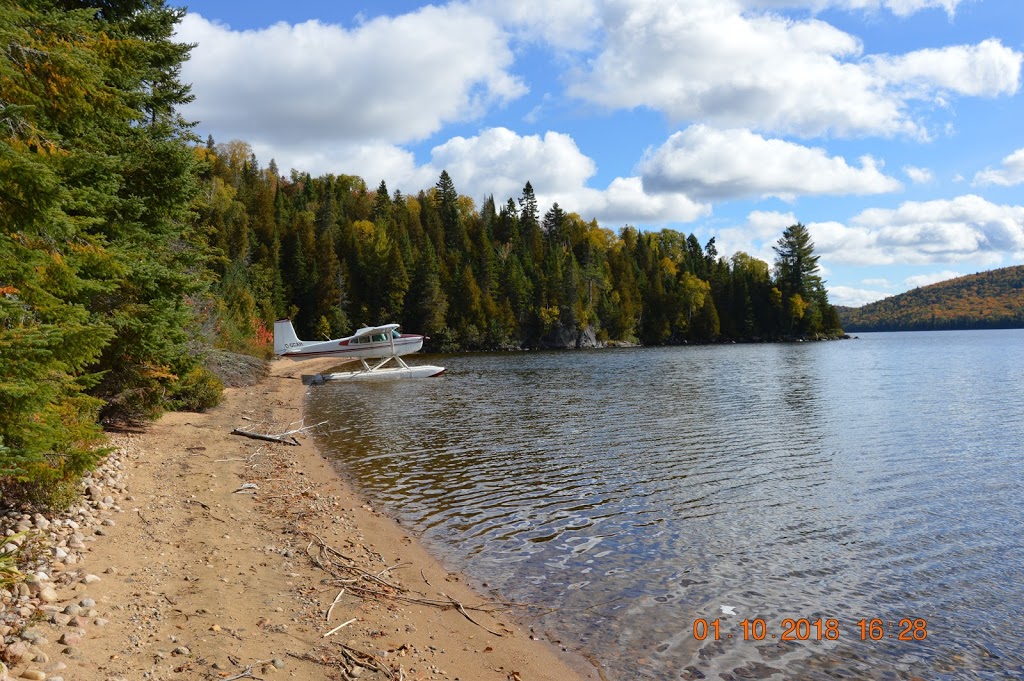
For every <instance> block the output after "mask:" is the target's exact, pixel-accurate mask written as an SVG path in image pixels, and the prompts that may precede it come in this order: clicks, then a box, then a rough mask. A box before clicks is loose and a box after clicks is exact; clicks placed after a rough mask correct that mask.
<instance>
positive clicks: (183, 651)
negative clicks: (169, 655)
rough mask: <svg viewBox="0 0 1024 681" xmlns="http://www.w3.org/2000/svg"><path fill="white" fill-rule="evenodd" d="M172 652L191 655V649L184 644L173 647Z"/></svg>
mask: <svg viewBox="0 0 1024 681" xmlns="http://www.w3.org/2000/svg"><path fill="white" fill-rule="evenodd" d="M174 654H175V655H191V654H192V651H191V650H189V649H188V648H187V647H185V646H178V647H177V648H175V649H174Z"/></svg>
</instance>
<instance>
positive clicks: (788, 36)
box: [569, 0, 1021, 138]
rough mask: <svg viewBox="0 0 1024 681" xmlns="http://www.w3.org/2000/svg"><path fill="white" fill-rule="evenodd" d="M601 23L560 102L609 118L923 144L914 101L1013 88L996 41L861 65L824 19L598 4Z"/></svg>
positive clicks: (709, 1)
mask: <svg viewBox="0 0 1024 681" xmlns="http://www.w3.org/2000/svg"><path fill="white" fill-rule="evenodd" d="M753 4H755V5H757V4H760V3H753ZM790 4H791V3H786V5H790ZM796 4H798V5H799V4H802V3H796ZM803 4H806V3H803ZM843 4H845V5H848V6H850V7H851V8H852V6H853V5H854V4H856V3H854V2H852V1H851V2H846V3H843ZM866 4H867V5H870V4H872V3H866ZM873 4H875V5H877V4H878V3H877V2H876V3H873ZM937 5H941V6H945V7H946V8H947V9H951V8H952V7H953V6H954V3H926V2H895V1H894V2H890V3H886V6H887V7H889V8H890V9H891V10H893V11H894V12H898V13H910V12H911V11H916V10H918V9H922V8H924V7H926V6H937ZM601 21H602V27H603V34H602V35H603V42H602V43H601V45H600V48H599V51H598V53H597V54H596V55H594V56H593V57H592V58H589V59H587V61H586V62H585V64H583V65H582V66H581V67H580V68H579V69H578V70H577V71H575V72H574V73H573V74H571V77H572V79H571V81H570V84H569V93H570V94H572V95H574V96H576V97H579V98H581V99H584V100H587V101H590V102H594V103H596V104H599V105H602V106H605V107H607V108H609V109H629V108H635V107H647V108H651V109H656V110H658V111H662V112H664V113H665V114H666V115H668V116H669V117H670V118H671V119H673V120H676V121H685V120H704V121H707V122H709V123H711V124H714V125H716V126H719V127H737V128H752V129H756V130H759V131H770V132H775V133H787V134H795V135H800V136H818V135H823V134H837V135H862V134H872V135H885V136H888V135H895V134H906V135H911V136H913V137H919V138H927V137H929V136H930V133H929V131H928V126H927V125H926V124H925V122H923V121H922V120H921V119H920V118H919V117H918V116H916V115H915V113H914V110H913V106H914V104H915V103H917V102H919V101H924V102H927V103H928V104H929V105H932V104H934V103H935V102H939V103H944V102H945V101H946V99H947V98H948V97H949V95H951V94H952V95H966V96H978V95H983V96H997V95H1006V94H1013V93H1015V92H1016V91H1017V89H1018V86H1019V81H1020V68H1021V53H1019V52H1017V51H1014V50H1012V49H1010V48H1008V47H1005V46H1003V45H1002V44H1001V43H1000V42H999V41H998V40H994V39H993V40H985V41H984V42H982V43H980V44H978V45H964V46H951V47H943V48H937V49H927V50H919V51H915V52H909V53H907V54H902V55H884V54H879V55H864V46H863V44H862V43H861V41H860V40H859V39H858V38H857V37H855V36H853V35H851V34H849V33H846V32H844V31H842V30H840V29H838V28H836V27H835V26H833V25H831V24H829V23H827V22H825V21H822V20H819V19H817V18H810V19H804V20H794V19H791V18H786V17H783V16H781V15H779V14H776V13H771V12H766V11H755V10H751V9H750V8H749V6H747V5H745V4H744V3H742V2H739V1H738V0H689V1H688V2H677V1H675V0H607V1H606V2H605V3H604V4H603V5H602V6H601Z"/></svg>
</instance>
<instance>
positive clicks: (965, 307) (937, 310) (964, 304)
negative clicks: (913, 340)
mask: <svg viewBox="0 0 1024 681" xmlns="http://www.w3.org/2000/svg"><path fill="white" fill-rule="evenodd" d="M837 309H838V310H839V319H840V320H841V321H842V323H843V330H844V331H846V332H847V333H849V332H851V331H926V330H932V329H1014V328H1024V265H1017V266H1015V267H1003V268H1001V269H998V270H990V271H988V272H981V273H980V274H970V275H967V276H966V277H958V278H956V279H950V280H949V281H941V282H939V283H937V284H931V285H930V286H923V287H921V288H916V289H914V290H913V291H907V292H906V293H901V294H899V295H896V296H892V297H890V298H885V299H884V300H879V301H877V302H874V303H869V304H867V305H863V306H861V307H838V308H837Z"/></svg>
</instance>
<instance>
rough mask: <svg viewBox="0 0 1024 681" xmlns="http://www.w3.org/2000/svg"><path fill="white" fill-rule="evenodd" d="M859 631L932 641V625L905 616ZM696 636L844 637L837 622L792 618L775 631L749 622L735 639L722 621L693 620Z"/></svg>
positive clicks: (867, 637) (871, 622) (876, 637)
mask: <svg viewBox="0 0 1024 681" xmlns="http://www.w3.org/2000/svg"><path fill="white" fill-rule="evenodd" d="M855 631H856V632H857V633H858V634H859V635H860V640H862V641H882V640H886V639H892V640H894V641H923V640H925V639H926V638H928V622H927V621H926V620H925V619H924V618H922V617H904V618H903V619H900V620H883V619H880V618H877V617H876V618H873V619H862V620H860V621H858V622H857V624H856V627H855ZM693 637H694V638H695V639H697V640H698V641H703V640H705V639H707V638H711V639H712V640H714V641H720V640H722V639H730V638H737V639H742V640H744V641H764V640H771V639H774V640H778V641H837V640H839V637H840V626H839V620H837V619H821V618H820V617H819V618H817V619H807V618H800V619H790V618H786V619H784V620H782V627H781V628H780V629H779V630H778V631H774V630H773V629H771V628H770V627H769V626H768V623H767V622H765V620H763V619H762V618H760V617H757V618H754V619H745V620H743V621H742V622H740V623H739V630H738V631H736V632H735V636H734V635H733V633H732V631H731V630H730V629H729V628H728V627H723V626H722V622H721V620H720V619H717V618H716V619H713V620H708V619H704V618H703V617H699V618H697V619H695V620H694V621H693Z"/></svg>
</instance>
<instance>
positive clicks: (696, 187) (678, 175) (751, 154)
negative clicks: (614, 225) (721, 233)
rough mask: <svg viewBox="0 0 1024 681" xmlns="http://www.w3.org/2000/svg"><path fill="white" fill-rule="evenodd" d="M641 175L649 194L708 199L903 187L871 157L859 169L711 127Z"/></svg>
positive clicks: (673, 142)
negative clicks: (680, 194)
mask: <svg viewBox="0 0 1024 681" xmlns="http://www.w3.org/2000/svg"><path fill="white" fill-rule="evenodd" d="M640 172H641V174H642V176H643V180H644V187H645V188H646V189H647V190H648V191H651V192H682V193H684V194H687V195H689V196H693V197H696V198H704V199H733V198H740V197H764V196H777V197H780V198H784V199H791V198H792V197H794V196H797V195H807V194H878V193H883V192H892V191H897V190H899V189H901V187H902V185H901V184H900V183H899V182H898V181H897V180H895V179H894V178H892V177H889V176H887V175H884V174H883V173H882V172H881V171H879V169H878V167H877V164H876V162H875V160H874V159H872V158H871V157H870V156H864V157H862V158H861V159H860V167H855V166H851V165H849V164H848V163H847V162H846V160H845V159H843V158H841V157H839V156H829V155H828V154H827V153H826V152H825V150H824V149H820V148H810V147H805V146H802V145H799V144H795V143H793V142H787V141H784V140H780V139H766V138H764V137H762V136H760V135H758V134H755V133H753V132H750V131H749V130H736V129H733V130H719V129H715V128H711V127H708V126H706V125H692V126H690V127H689V128H687V129H686V130H684V131H682V132H677V133H675V134H673V135H672V136H671V137H669V139H668V140H667V141H666V142H665V143H664V144H662V145H661V146H660V147H659V148H658V149H656V150H654V151H653V152H651V153H649V154H648V155H647V157H646V158H645V159H644V160H643V161H642V162H641V164H640Z"/></svg>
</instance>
